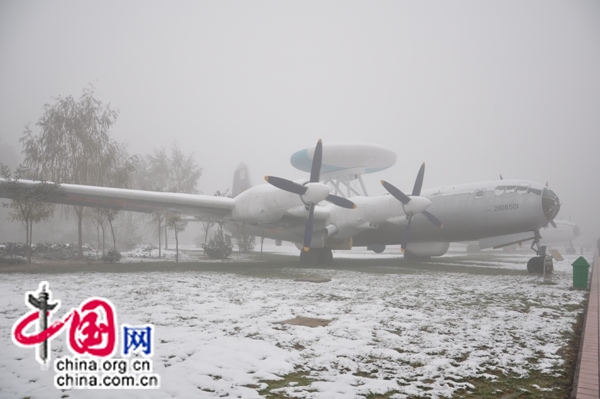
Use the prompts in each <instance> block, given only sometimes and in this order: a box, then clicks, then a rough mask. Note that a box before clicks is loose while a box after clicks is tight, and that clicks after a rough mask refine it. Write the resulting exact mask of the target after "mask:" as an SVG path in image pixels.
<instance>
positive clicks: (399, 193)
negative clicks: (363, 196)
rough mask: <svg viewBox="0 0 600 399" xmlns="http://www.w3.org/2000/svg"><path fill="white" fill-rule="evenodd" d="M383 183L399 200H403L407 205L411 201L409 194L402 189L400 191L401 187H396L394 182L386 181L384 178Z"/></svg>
mask: <svg viewBox="0 0 600 399" xmlns="http://www.w3.org/2000/svg"><path fill="white" fill-rule="evenodd" d="M381 184H382V185H383V187H384V188H385V189H386V190H387V192H388V193H390V194H392V196H393V197H394V198H396V199H397V200H398V201H400V202H402V203H403V204H405V205H406V204H408V203H409V202H410V198H409V197H408V195H406V194H404V193H403V192H402V191H400V189H398V188H396V187H394V186H393V185H392V184H390V183H388V182H386V181H385V180H382V181H381Z"/></svg>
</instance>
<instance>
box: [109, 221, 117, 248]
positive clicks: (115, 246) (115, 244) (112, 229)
mask: <svg viewBox="0 0 600 399" xmlns="http://www.w3.org/2000/svg"><path fill="white" fill-rule="evenodd" d="M108 224H109V225H110V232H111V234H112V238H113V249H114V250H115V251H116V250H117V239H116V238H115V229H114V228H113V224H112V220H110V218H109V219H108Z"/></svg>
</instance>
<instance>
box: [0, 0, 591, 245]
mask: <svg viewBox="0 0 600 399" xmlns="http://www.w3.org/2000/svg"><path fill="white" fill-rule="evenodd" d="M598 71H600V3H599V2H597V1H570V2H565V1H529V2H523V1H490V2H481V1H461V2H430V1H422V2H414V1H411V2H408V1H380V2H358V1H327V2H322V1H290V2H278V1H258V2H242V1H239V2H238V1H218V2H215V1H178V2H167V1H126V2H123V1H106V0H102V1H86V2H80V1H52V2H50V1H21V0H5V1H2V2H0V157H2V159H0V161H5V162H7V163H12V162H18V160H15V157H17V158H18V157H19V154H20V152H21V145H20V143H19V138H20V137H21V136H22V134H23V131H24V126H25V125H26V124H28V123H29V124H30V126H31V127H32V128H33V130H34V132H37V131H38V130H37V127H35V123H36V122H37V120H38V119H39V118H40V117H41V116H42V114H43V106H44V104H46V103H50V104H52V103H53V102H54V98H55V97H57V96H63V97H64V96H68V95H72V96H74V97H76V98H78V97H79V96H80V95H81V93H82V90H83V88H84V87H86V86H87V85H88V84H92V85H93V86H94V87H95V90H96V95H97V98H98V99H100V100H101V101H103V102H104V103H110V104H111V106H114V107H116V108H118V109H119V110H120V115H119V118H118V120H117V123H116V125H115V126H114V128H113V129H112V131H111V135H112V136H113V137H114V138H115V139H117V140H118V141H121V142H126V143H128V150H129V152H130V153H132V154H133V153H138V154H147V153H150V152H151V151H152V150H153V149H154V148H160V147H163V146H165V147H170V146H171V144H172V143H173V142H174V141H176V142H177V143H178V145H179V146H180V147H181V148H182V149H183V150H184V151H185V152H187V153H189V152H194V154H195V156H196V159H197V163H198V165H200V166H201V167H202V168H204V173H203V176H202V177H201V179H200V183H199V189H200V190H201V191H202V192H204V193H206V194H213V193H214V192H215V191H216V190H223V189H224V188H229V187H231V182H232V177H233V171H234V169H235V167H236V166H237V164H238V163H239V162H240V161H243V162H245V163H246V164H247V165H248V166H249V167H250V169H251V173H252V179H253V181H254V183H255V184H258V183H262V182H263V180H262V177H263V176H264V175H266V174H270V175H278V176H282V177H288V178H300V177H304V173H303V172H300V171H298V170H296V169H294V168H293V167H292V166H291V165H290V163H289V157H290V155H291V154H292V153H293V152H295V151H297V150H299V149H302V148H306V147H310V146H313V145H314V144H315V143H316V141H317V140H318V139H319V138H322V139H323V142H324V144H325V151H326V145H327V143H334V142H336V143H337V142H367V143H372V144H377V145H381V146H385V147H387V148H390V149H392V150H394V151H396V152H397V153H398V160H397V162H396V165H394V166H393V167H392V168H390V169H388V170H386V171H383V172H380V173H378V174H377V175H372V176H369V175H368V176H365V183H366V184H367V187H368V189H369V191H370V194H371V195H375V194H382V193H383V192H384V190H383V188H382V187H381V186H379V184H378V182H379V180H380V179H386V180H388V181H390V182H393V183H394V184H396V185H397V186H398V187H400V188H403V189H407V190H410V188H411V187H412V184H413V182H414V179H415V176H416V173H417V170H418V168H419V166H420V164H421V163H422V162H423V161H425V162H426V163H427V170H426V175H425V183H424V188H430V187H434V186H439V185H451V184H455V183H464V182H472V181H479V180H490V179H497V178H498V176H499V175H500V174H502V175H503V176H504V177H505V178H522V179H528V180H534V181H538V182H541V183H545V182H548V183H549V187H550V188H552V189H553V190H554V191H555V192H556V193H557V194H558V196H559V198H560V199H561V202H562V203H563V206H562V209H561V212H560V214H559V216H558V218H560V219H569V217H570V218H571V219H572V220H573V221H574V222H575V223H577V224H578V225H579V226H581V229H582V231H583V233H584V234H587V235H589V236H590V238H591V239H592V238H593V239H594V240H595V238H597V237H598V236H600V223H599V222H600V218H599V215H600V213H599V211H598V199H599V198H600V184H598V180H599V179H598V176H597V174H598V172H599V171H600V157H599V154H600V74H599V73H598Z"/></svg>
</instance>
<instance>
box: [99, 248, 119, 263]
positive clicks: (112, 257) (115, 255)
mask: <svg viewBox="0 0 600 399" xmlns="http://www.w3.org/2000/svg"><path fill="white" fill-rule="evenodd" d="M102 260H103V261H104V263H117V262H118V261H120V260H121V253H120V252H119V251H117V250H114V249H111V250H109V251H108V252H107V253H106V255H104V256H103V257H102Z"/></svg>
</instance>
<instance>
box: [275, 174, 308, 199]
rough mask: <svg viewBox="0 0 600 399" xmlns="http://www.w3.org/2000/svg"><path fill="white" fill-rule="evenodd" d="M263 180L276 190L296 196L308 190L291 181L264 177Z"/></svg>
mask: <svg viewBox="0 0 600 399" xmlns="http://www.w3.org/2000/svg"><path fill="white" fill-rule="evenodd" d="M265 180H266V181H267V183H269V184H271V185H273V186H275V187H277V188H280V189H282V190H284V191H287V192H290V193H294V194H298V195H304V194H305V193H306V190H307V189H308V188H307V187H306V186H303V185H301V184H298V183H294V182H293V181H291V180H287V179H283V178H281V177H275V176H265Z"/></svg>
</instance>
